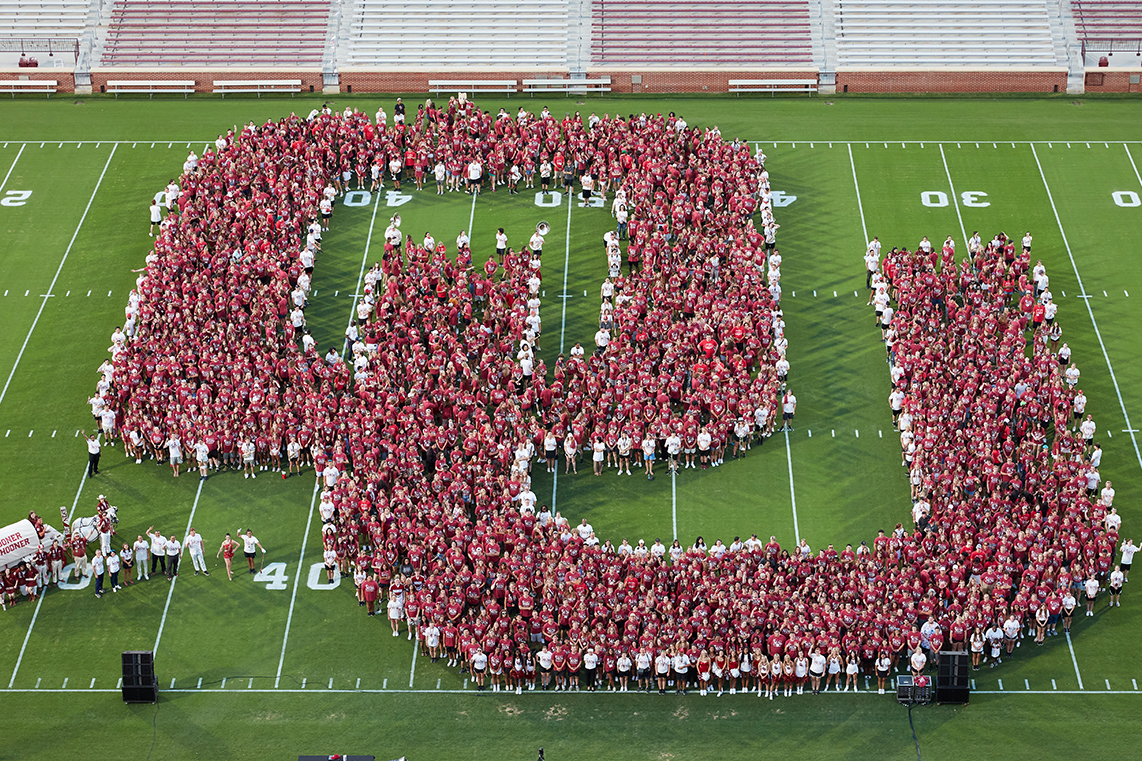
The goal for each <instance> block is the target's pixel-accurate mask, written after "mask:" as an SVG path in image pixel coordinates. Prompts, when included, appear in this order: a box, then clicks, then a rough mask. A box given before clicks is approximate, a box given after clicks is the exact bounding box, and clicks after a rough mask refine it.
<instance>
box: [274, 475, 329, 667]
mask: <svg viewBox="0 0 1142 761" xmlns="http://www.w3.org/2000/svg"><path fill="white" fill-rule="evenodd" d="M320 488H321V481H319V480H317V479H314V482H313V496H312V497H310V499H309V517H308V518H306V520H305V533H304V534H303V535H302V537H301V552H300V553H298V556H297V573H296V574H294V577H293V593H292V594H291V595H290V598H289V615H288V616H286V628H285V635H284V636H283V637H282V653H281V657H279V658H278V673H277V674H276V675H275V676H274V689H275V690H276V689H277V688H278V683H279V682H281V679H282V666H283V665H285V654H286V644H288V643H289V627H290V625H291V624H292V623H293V606H294V604H295V603H296V602H297V587H298V584H300V583H301V576H302V572H303V569H304V568H305V565H304V563H305V547H306V543H307V542H308V541H309V527H310V526H311V525H312V523H313V506H314V505H315V504H317V492H318V490H319V489H320Z"/></svg>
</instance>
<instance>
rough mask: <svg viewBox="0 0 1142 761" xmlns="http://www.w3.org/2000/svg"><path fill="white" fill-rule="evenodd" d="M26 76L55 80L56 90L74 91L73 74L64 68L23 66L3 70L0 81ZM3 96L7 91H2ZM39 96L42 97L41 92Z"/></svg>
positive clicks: (40, 79)
mask: <svg viewBox="0 0 1142 761" xmlns="http://www.w3.org/2000/svg"><path fill="white" fill-rule="evenodd" d="M23 77H27V78H28V79H31V80H39V81H46V82H51V81H52V80H53V79H54V80H55V81H56V92H66V93H73V92H75V75H74V74H73V73H72V72H70V71H66V70H64V69H41V68H39V67H36V68H34V69H30V68H23V69H17V70H16V71H5V72H4V73H2V74H0V82H5V81H8V80H13V79H21V78H23ZM4 95H5V96H7V95H8V93H4ZM39 97H41V98H42V97H44V96H43V94H42V93H40V94H39Z"/></svg>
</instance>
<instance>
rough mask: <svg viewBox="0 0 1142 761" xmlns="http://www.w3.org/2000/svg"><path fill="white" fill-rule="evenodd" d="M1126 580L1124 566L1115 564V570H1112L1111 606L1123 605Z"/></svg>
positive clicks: (1118, 606)
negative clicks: (1123, 584)
mask: <svg viewBox="0 0 1142 761" xmlns="http://www.w3.org/2000/svg"><path fill="white" fill-rule="evenodd" d="M1124 581H1126V576H1125V574H1123V573H1122V566H1120V565H1116V566H1114V570H1113V571H1111V572H1110V607H1112V608H1121V607H1122V583H1123V582H1124Z"/></svg>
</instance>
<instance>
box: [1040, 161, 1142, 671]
mask: <svg viewBox="0 0 1142 761" xmlns="http://www.w3.org/2000/svg"><path fill="white" fill-rule="evenodd" d="M1127 153H1129V150H1128V151H1127ZM1031 155H1032V156H1034V157H1035V165H1036V166H1037V167H1039V177H1040V178H1041V179H1042V180H1043V189H1044V190H1046V191H1047V200H1048V201H1050V202H1051V211H1052V212H1054V214H1055V222H1056V223H1057V224H1058V225H1059V235H1061V236H1062V237H1063V246H1064V247H1066V249H1067V258H1068V259H1070V260H1071V269H1072V270H1074V272H1075V280H1076V281H1078V284H1079V293H1080V294H1082V295H1084V296H1085V295H1086V286H1084V285H1083V279H1082V277H1081V276H1080V275H1079V266H1078V264H1076V263H1075V255H1074V253H1073V252H1072V251H1071V244H1070V241H1068V240H1067V233H1066V231H1065V230H1063V220H1062V219H1061V218H1060V217H1059V210H1058V209H1057V208H1055V199H1054V197H1053V196H1052V195H1051V186H1050V185H1048V184H1047V175H1046V174H1044V173H1043V165H1042V164H1041V163H1040V162H1039V154H1038V152H1036V150H1035V146H1034V145H1032V146H1031ZM1131 163H1133V158H1131ZM1139 182H1142V178H1140V180H1139ZM1083 301H1084V303H1085V304H1086V311H1087V314H1088V315H1089V316H1090V324H1091V327H1093V328H1094V335H1095V338H1097V339H1098V345H1099V347H1100V348H1101V349H1102V358H1103V359H1104V360H1106V369H1107V372H1109V373H1110V382H1111V383H1112V384H1114V393H1115V395H1116V396H1117V397H1118V406H1119V407H1120V408H1121V409H1122V419H1123V420H1125V421H1126V429H1127V430H1130V429H1133V428H1134V426H1133V425H1131V424H1130V414H1129V413H1128V412H1127V411H1126V402H1125V401H1124V400H1123V399H1122V390H1121V389H1120V388H1119V387H1118V378H1116V377H1115V375H1114V366H1113V365H1111V364H1110V355H1109V354H1108V353H1107V351H1106V344H1105V343H1103V341H1102V332H1101V331H1100V330H1099V329H1098V322H1097V321H1096V320H1095V319H1094V310H1093V309H1092V308H1091V305H1090V299H1084V300H1083ZM1130 441H1131V442H1132V443H1133V444H1134V456H1135V458H1137V460H1138V467H1139V468H1142V451H1139V449H1138V439H1136V438H1135V437H1134V432H1133V431H1132V430H1131V431H1130ZM1068 639H1069V638H1068ZM1075 670H1076V671H1077V670H1078V667H1077V666H1076V667H1075Z"/></svg>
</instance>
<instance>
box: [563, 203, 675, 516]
mask: <svg viewBox="0 0 1142 761" xmlns="http://www.w3.org/2000/svg"><path fill="white" fill-rule="evenodd" d="M569 195H570V197H569V198H568V199H567V240H566V249H565V252H564V254H563V291H562V292H561V296H560V301H562V302H563V307H562V309H563V313H562V315H561V317H560V320H559V353H560V354H562V353H563V343H564V340H563V339H564V337H565V336H566V335H567V277H568V274H569V272H568V271H569V270H570V269H571V207H572V206H574V205H575V194H574V193H571V194H569ZM558 488H559V465H558V458H556V467H555V472H554V473H552V474H551V513H552V515H554V514H555V510H556V507H555V504H556V502H555V495H556V492H557V489H558ZM674 534H675V536H677V535H678V531H677V529H675V531H674Z"/></svg>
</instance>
